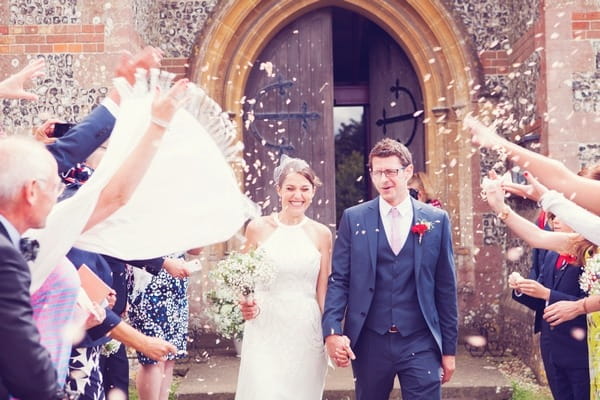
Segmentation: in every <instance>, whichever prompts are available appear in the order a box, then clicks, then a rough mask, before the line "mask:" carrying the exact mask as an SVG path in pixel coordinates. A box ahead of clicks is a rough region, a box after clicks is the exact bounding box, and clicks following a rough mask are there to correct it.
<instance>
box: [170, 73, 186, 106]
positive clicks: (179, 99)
mask: <svg viewBox="0 0 600 400" xmlns="http://www.w3.org/2000/svg"><path fill="white" fill-rule="evenodd" d="M188 83H189V79H186V78H184V79H180V80H178V81H177V82H175V84H174V85H173V86H172V87H171V89H169V91H168V92H167V96H168V97H169V98H170V99H172V100H173V101H174V105H175V107H176V108H177V107H180V106H181V105H182V104H183V103H184V102H185V100H186V99H187V96H186V91H187V85H188Z"/></svg>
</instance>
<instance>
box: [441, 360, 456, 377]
mask: <svg viewBox="0 0 600 400" xmlns="http://www.w3.org/2000/svg"><path fill="white" fill-rule="evenodd" d="M455 369H456V357H454V356H442V384H444V383H446V382H449V381H450V378H452V375H453V374H454V370H455Z"/></svg>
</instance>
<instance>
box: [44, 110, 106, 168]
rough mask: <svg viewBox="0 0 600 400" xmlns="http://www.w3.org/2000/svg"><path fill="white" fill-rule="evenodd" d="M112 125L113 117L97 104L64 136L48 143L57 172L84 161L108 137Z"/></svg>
mask: <svg viewBox="0 0 600 400" xmlns="http://www.w3.org/2000/svg"><path fill="white" fill-rule="evenodd" d="M114 126H115V117H114V116H113V115H112V114H111V113H110V112H109V111H108V109H107V108H106V107H104V106H103V105H99V106H98V107H96V108H94V110H92V112H91V113H89V115H88V116H87V117H85V118H84V119H83V121H81V122H80V123H78V124H77V125H75V126H73V127H72V128H71V129H69V130H68V131H67V133H66V134H65V135H64V136H62V137H61V138H59V139H57V140H56V142H54V143H51V144H48V145H47V146H46V148H47V149H48V150H49V151H50V153H52V155H53V156H54V158H55V159H56V162H57V163H58V173H59V174H64V173H65V172H67V171H68V170H69V169H71V168H73V167H74V166H75V165H77V163H81V162H84V161H85V160H86V159H87V158H88V157H89V156H90V154H92V153H93V152H94V150H96V149H97V148H98V147H99V146H100V145H101V144H102V143H104V142H105V141H106V140H107V139H108V138H109V137H110V134H111V132H112V130H113V127H114Z"/></svg>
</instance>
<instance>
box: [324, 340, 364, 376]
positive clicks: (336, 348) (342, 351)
mask: <svg viewBox="0 0 600 400" xmlns="http://www.w3.org/2000/svg"><path fill="white" fill-rule="evenodd" d="M325 346H326V347H327V354H329V358H331V359H332V360H333V361H334V362H335V365H337V366H338V367H341V368H345V367H347V366H349V365H350V360H355V359H356V356H355V355H354V352H353V351H352V349H351V348H350V339H349V338H348V336H342V335H329V336H327V338H325Z"/></svg>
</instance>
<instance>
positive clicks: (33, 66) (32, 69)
mask: <svg viewBox="0 0 600 400" xmlns="http://www.w3.org/2000/svg"><path fill="white" fill-rule="evenodd" d="M44 68H46V61H45V60H44V59H43V58H37V59H36V60H34V61H32V62H30V63H29V64H27V66H25V68H23V69H22V70H21V73H23V77H24V78H25V79H35V78H39V77H42V76H44V75H45V71H44Z"/></svg>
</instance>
